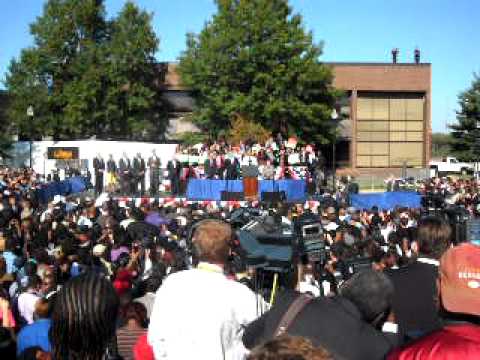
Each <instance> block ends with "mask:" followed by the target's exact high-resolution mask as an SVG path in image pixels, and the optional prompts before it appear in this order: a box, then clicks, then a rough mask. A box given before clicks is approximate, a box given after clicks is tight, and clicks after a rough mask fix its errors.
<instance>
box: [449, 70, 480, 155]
mask: <svg viewBox="0 0 480 360" xmlns="http://www.w3.org/2000/svg"><path fill="white" fill-rule="evenodd" d="M458 103H459V106H460V111H458V112H457V124H454V125H451V127H450V128H451V129H452V145H451V148H452V153H453V154H454V155H455V156H456V157H457V158H458V159H460V160H462V161H477V160H478V159H479V158H480V152H479V150H480V149H478V145H477V144H478V141H479V140H480V129H479V127H480V77H479V76H478V75H474V79H473V82H472V85H471V87H470V88H469V89H467V90H466V91H464V92H462V93H461V94H460V95H459V97H458Z"/></svg>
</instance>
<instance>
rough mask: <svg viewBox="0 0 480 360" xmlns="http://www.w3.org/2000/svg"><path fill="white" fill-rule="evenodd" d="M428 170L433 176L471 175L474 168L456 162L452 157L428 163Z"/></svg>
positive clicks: (467, 164)
mask: <svg viewBox="0 0 480 360" xmlns="http://www.w3.org/2000/svg"><path fill="white" fill-rule="evenodd" d="M430 170H431V174H432V173H433V174H432V175H433V176H438V175H444V174H462V175H467V174H473V173H474V171H475V168H474V167H473V165H471V164H469V163H464V162H460V161H458V160H457V159H456V158H454V157H446V158H443V159H442V161H430Z"/></svg>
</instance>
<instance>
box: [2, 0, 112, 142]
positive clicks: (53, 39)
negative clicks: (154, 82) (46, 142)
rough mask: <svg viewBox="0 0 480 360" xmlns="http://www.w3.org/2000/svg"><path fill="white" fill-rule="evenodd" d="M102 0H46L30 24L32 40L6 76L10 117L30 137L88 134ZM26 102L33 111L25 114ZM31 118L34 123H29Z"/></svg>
mask: <svg viewBox="0 0 480 360" xmlns="http://www.w3.org/2000/svg"><path fill="white" fill-rule="evenodd" d="M104 18H105V9H104V6H103V0H85V1H76V0H49V1H48V2H47V3H46V4H45V6H44V9H43V14H42V16H40V17H38V18H37V19H36V21H35V22H34V23H33V24H31V26H30V33H31V34H32V35H33V38H34V46H32V47H31V48H28V49H24V50H23V51H22V53H21V55H20V58H19V59H18V60H16V59H13V60H12V62H11V64H10V68H9V73H8V74H7V78H6V87H7V90H8V92H9V95H10V96H12V102H11V106H10V107H9V115H10V119H11V120H13V122H14V123H16V124H17V127H18V131H19V132H20V134H23V135H27V136H29V137H32V136H38V135H52V136H54V137H71V136H79V135H89V134H91V130H90V129H92V128H94V127H92V119H93V118H94V109H95V108H94V106H92V103H93V98H94V96H92V95H91V94H96V92H97V91H99V87H98V84H95V82H93V81H90V83H88V84H87V83H86V79H89V78H90V77H89V76H87V75H86V72H87V71H86V69H87V70H88V72H95V71H96V70H95V69H94V68H93V67H92V66H93V65H94V61H93V59H94V55H95V52H96V47H97V45H98V44H100V43H101V42H102V41H104V39H105V38H106V37H105V35H106V22H105V19H104ZM28 106H32V107H33V108H34V117H33V118H29V117H27V116H26V109H27V108H28ZM32 119H33V121H34V124H32Z"/></svg>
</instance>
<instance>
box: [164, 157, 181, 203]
mask: <svg viewBox="0 0 480 360" xmlns="http://www.w3.org/2000/svg"><path fill="white" fill-rule="evenodd" d="M167 171H168V180H170V188H171V192H172V195H178V192H179V189H180V171H181V168H180V162H179V161H178V160H177V159H176V158H175V159H173V160H170V161H169V162H168V164H167Z"/></svg>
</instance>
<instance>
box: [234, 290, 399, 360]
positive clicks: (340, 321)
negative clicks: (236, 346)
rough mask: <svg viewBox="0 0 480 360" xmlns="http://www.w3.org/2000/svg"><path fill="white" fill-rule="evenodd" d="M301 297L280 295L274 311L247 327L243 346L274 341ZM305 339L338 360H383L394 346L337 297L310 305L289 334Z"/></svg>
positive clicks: (351, 305)
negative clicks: (288, 312) (279, 327)
mask: <svg viewBox="0 0 480 360" xmlns="http://www.w3.org/2000/svg"><path fill="white" fill-rule="evenodd" d="M297 296H298V293H296V292H291V291H290V292H285V293H283V294H281V295H279V297H278V299H277V301H276V303H275V305H274V306H273V307H272V308H271V309H270V311H268V312H266V313H265V314H263V315H262V316H261V317H260V318H258V319H257V320H255V321H253V322H252V323H251V324H249V325H248V326H247V328H246V329H245V332H244V335H243V343H244V345H245V346H246V347H247V348H248V349H252V348H253V347H255V346H257V345H259V344H261V343H263V342H265V341H268V340H270V339H272V336H273V333H274V332H275V330H276V328H277V326H278V323H279V322H280V319H281V318H282V316H283V314H284V313H285V312H286V311H287V309H288V307H289V305H290V304H291V303H292V302H293V300H294V299H295V298H296V297H297ZM287 332H288V333H289V334H290V335H296V336H303V337H306V338H308V339H309V340H311V341H312V343H313V344H314V345H315V346H320V345H321V346H323V347H324V348H325V349H327V350H328V351H329V352H330V353H332V355H333V356H334V358H335V359H346V360H350V359H352V360H357V359H358V360H364V359H369V360H375V359H383V358H384V357H385V356H386V355H387V354H388V352H389V351H390V350H391V348H392V347H393V345H394V344H393V342H391V341H390V339H389V338H387V336H385V335H384V334H383V333H382V332H380V331H378V330H376V329H375V328H373V327H372V326H371V325H370V324H368V323H366V322H365V321H363V320H362V317H361V314H360V312H359V310H358V309H357V308H356V306H355V305H354V304H353V303H351V302H350V301H349V300H347V299H345V298H342V297H340V296H337V297H333V298H330V297H320V298H316V299H314V300H313V301H312V302H310V303H309V304H308V305H307V306H306V307H305V308H304V309H303V310H302V311H301V312H300V313H299V314H298V316H297V317H296V319H295V320H294V321H293V323H292V325H291V326H290V328H289V329H288V331H287Z"/></svg>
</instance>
